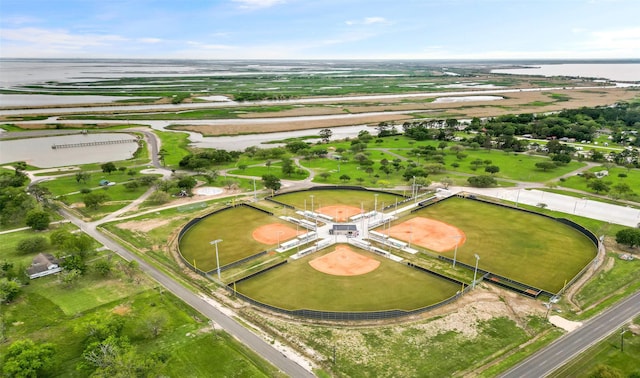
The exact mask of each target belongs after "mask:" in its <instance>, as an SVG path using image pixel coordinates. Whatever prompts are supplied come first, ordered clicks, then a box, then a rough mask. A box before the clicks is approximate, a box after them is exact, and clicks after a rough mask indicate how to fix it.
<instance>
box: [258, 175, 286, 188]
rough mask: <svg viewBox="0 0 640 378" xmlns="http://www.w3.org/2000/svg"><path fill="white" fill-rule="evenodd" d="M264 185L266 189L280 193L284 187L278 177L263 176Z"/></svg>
mask: <svg viewBox="0 0 640 378" xmlns="http://www.w3.org/2000/svg"><path fill="white" fill-rule="evenodd" d="M262 184H263V185H264V187H265V188H267V189H271V190H273V191H278V190H279V189H280V188H281V187H282V183H281V182H280V179H279V178H278V176H276V175H271V174H270V175H263V176H262Z"/></svg>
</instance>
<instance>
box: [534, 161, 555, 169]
mask: <svg viewBox="0 0 640 378" xmlns="http://www.w3.org/2000/svg"><path fill="white" fill-rule="evenodd" d="M556 167H557V165H556V164H555V163H554V162H552V161H540V162H538V163H536V168H538V169H542V170H543V171H545V172H546V171H550V170H552V169H555V168H556Z"/></svg>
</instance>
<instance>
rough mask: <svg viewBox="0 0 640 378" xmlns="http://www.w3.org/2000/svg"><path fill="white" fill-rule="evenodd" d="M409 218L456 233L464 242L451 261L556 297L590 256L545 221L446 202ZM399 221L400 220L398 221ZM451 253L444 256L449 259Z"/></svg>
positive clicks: (578, 238) (567, 231)
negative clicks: (428, 221)
mask: <svg viewBox="0 0 640 378" xmlns="http://www.w3.org/2000/svg"><path fill="white" fill-rule="evenodd" d="M412 216H421V217H426V218H433V219H437V220H439V221H442V222H445V223H449V224H451V225H453V226H456V227H458V228H459V229H461V230H462V231H463V232H464V233H465V236H466V242H465V243H464V244H463V245H462V246H460V247H459V248H458V251H457V259H458V260H459V261H462V262H464V263H467V264H469V265H472V266H473V265H474V264H475V257H474V254H477V255H478V256H480V260H479V265H478V266H479V268H481V269H484V270H487V271H490V272H493V273H496V274H499V275H503V276H506V277H509V278H511V279H514V280H516V281H520V282H523V283H526V284H529V285H532V286H534V287H538V288H540V289H544V290H547V291H550V292H552V293H556V292H558V291H560V289H562V287H563V286H564V284H565V282H567V281H570V280H571V279H572V278H573V277H574V276H575V275H576V274H577V273H578V272H579V271H580V270H581V269H582V268H583V267H584V266H585V265H586V264H588V263H589V262H590V261H591V260H592V259H593V258H594V257H595V254H596V247H595V246H594V245H593V243H592V242H591V240H589V239H588V238H587V237H585V236H584V235H582V234H581V233H579V232H578V231H576V230H574V229H573V228H571V227H569V226H565V225H563V224H560V223H558V222H555V221H553V220H550V219H548V218H545V217H542V216H539V215H534V214H528V213H524V212H521V211H518V210H513V209H507V208H503V207H499V206H495V205H490V204H484V203H480V202H477V201H473V200H466V199H460V198H451V199H448V200H446V201H443V202H440V203H438V204H435V205H432V206H430V207H427V208H426V209H424V210H421V211H419V212H417V213H414V214H413V215H412ZM403 220H404V219H403ZM453 254H454V251H448V252H446V253H444V255H445V256H448V257H451V258H452V257H453Z"/></svg>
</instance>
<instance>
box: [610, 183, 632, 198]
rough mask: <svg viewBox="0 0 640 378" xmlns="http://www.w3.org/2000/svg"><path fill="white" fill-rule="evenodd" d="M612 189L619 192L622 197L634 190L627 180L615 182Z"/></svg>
mask: <svg viewBox="0 0 640 378" xmlns="http://www.w3.org/2000/svg"><path fill="white" fill-rule="evenodd" d="M611 189H612V190H613V191H614V192H616V193H618V194H619V195H620V196H621V197H624V196H626V195H627V194H631V193H633V190H632V189H631V186H629V184H627V183H626V182H619V183H617V184H615V185H614V186H612V187H611Z"/></svg>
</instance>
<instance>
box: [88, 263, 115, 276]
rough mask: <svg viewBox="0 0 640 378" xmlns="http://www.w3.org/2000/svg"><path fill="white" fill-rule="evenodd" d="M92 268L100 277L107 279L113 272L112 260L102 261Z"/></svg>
mask: <svg viewBox="0 0 640 378" xmlns="http://www.w3.org/2000/svg"><path fill="white" fill-rule="evenodd" d="M92 268H93V270H95V271H96V272H97V273H98V274H99V275H101V276H103V277H106V276H108V275H110V274H111V271H112V270H113V263H112V262H111V259H100V260H98V261H96V262H95V263H94V264H93V266H92Z"/></svg>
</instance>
